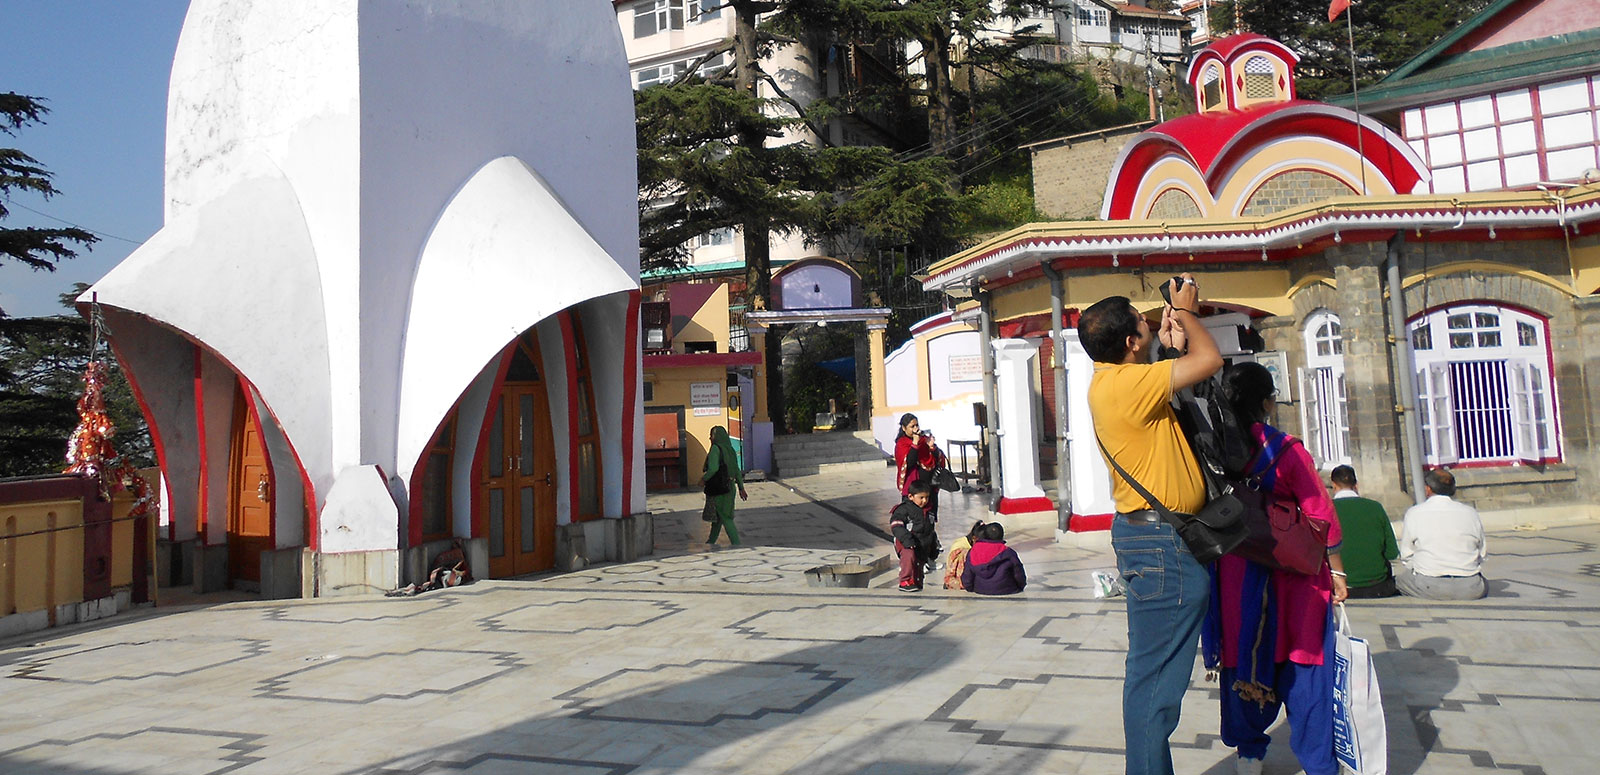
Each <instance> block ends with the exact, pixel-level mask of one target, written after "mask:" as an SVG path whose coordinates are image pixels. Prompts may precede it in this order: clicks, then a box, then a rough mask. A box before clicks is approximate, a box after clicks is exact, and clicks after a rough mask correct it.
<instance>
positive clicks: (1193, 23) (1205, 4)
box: [1178, 0, 1227, 48]
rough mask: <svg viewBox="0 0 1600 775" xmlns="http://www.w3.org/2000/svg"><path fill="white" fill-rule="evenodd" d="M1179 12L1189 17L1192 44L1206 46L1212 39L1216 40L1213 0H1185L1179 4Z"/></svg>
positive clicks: (1196, 46) (1199, 46) (1200, 46)
mask: <svg viewBox="0 0 1600 775" xmlns="http://www.w3.org/2000/svg"><path fill="white" fill-rule="evenodd" d="M1178 13H1181V14H1183V15H1184V16H1185V17H1187V18H1188V19H1189V29H1190V31H1191V32H1190V36H1189V44H1190V45H1191V46H1194V47H1195V48H1205V47H1206V46H1207V45H1209V44H1210V43H1211V41H1213V40H1216V38H1217V35H1216V34H1215V31H1213V30H1212V29H1211V0H1184V1H1183V3H1181V4H1180V5H1179V6H1178ZM1223 32H1227V30H1223Z"/></svg>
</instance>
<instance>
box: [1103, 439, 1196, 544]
mask: <svg viewBox="0 0 1600 775" xmlns="http://www.w3.org/2000/svg"><path fill="white" fill-rule="evenodd" d="M1094 443H1096V444H1099V445H1100V454H1102V455H1105V456H1106V460H1107V461H1109V462H1110V463H1111V467H1112V468H1115V469H1116V470H1117V473H1119V474H1121V475H1122V478H1123V480H1124V481H1126V482H1127V483H1128V484H1129V485H1131V486H1132V487H1133V491H1134V492H1136V493H1139V494H1140V495H1142V496H1144V499H1145V500H1146V501H1148V502H1149V503H1150V508H1152V509H1155V510H1156V511H1158V512H1160V513H1161V516H1162V517H1163V518H1165V519H1166V520H1167V521H1168V522H1171V523H1172V524H1173V526H1174V527H1176V526H1177V525H1178V524H1179V519H1178V517H1177V515H1175V514H1173V513H1172V510H1171V509H1168V508H1167V507H1166V506H1165V505H1163V504H1162V503H1161V500H1160V499H1158V498H1156V496H1154V495H1151V494H1150V491H1149V490H1146V489H1145V488H1144V485H1142V484H1139V480H1138V479H1135V478H1133V477H1132V476H1130V475H1129V474H1128V472H1127V471H1125V470H1123V468H1122V466H1121V465H1119V464H1118V463H1117V459H1116V458H1115V457H1114V456H1112V454H1111V452H1110V450H1107V449H1106V443H1105V442H1103V441H1101V440H1100V434H1098V433H1096V434H1095V436H1094Z"/></svg>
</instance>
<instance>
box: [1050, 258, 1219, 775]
mask: <svg viewBox="0 0 1600 775" xmlns="http://www.w3.org/2000/svg"><path fill="white" fill-rule="evenodd" d="M1170 298H1171V300H1172V303H1171V305H1169V306H1168V307H1166V308H1165V309H1163V310H1162V313H1161V328H1160V338H1161V343H1162V344H1165V345H1167V346H1168V347H1172V348H1175V349H1177V350H1178V351H1180V352H1182V353H1183V354H1182V355H1180V356H1179V357H1178V358H1176V359H1173V360H1165V361H1160V362H1156V363H1151V362H1150V358H1151V349H1152V343H1153V341H1154V338H1153V337H1152V336H1151V335H1150V323H1149V321H1147V320H1145V318H1144V316H1143V315H1140V314H1139V312H1138V310H1136V309H1134V307H1133V304H1132V303H1130V302H1129V300H1128V298H1127V297H1125V296H1112V297H1110V298H1106V299H1102V300H1101V301H1099V302H1096V303H1095V304H1094V306H1092V307H1090V308H1088V309H1087V310H1084V313H1083V315H1082V317H1080V318H1079V321H1078V338H1079V341H1080V342H1081V343H1082V344H1083V348H1084V350H1085V351H1087V352H1088V354H1089V357H1090V358H1093V359H1094V361H1095V364H1096V365H1095V372H1094V379H1093V380H1092V381H1091V382H1090V383H1089V413H1090V415H1091V416H1092V417H1093V418H1094V430H1095V433H1096V434H1097V435H1098V436H1099V437H1100V442H1101V443H1102V444H1103V445H1105V452H1106V453H1109V454H1110V455H1111V456H1113V457H1115V458H1116V461H1117V463H1118V464H1119V465H1121V466H1122V467H1123V469H1124V470H1126V471H1127V472H1128V474H1129V475H1131V476H1132V477H1133V478H1135V479H1137V480H1138V481H1139V484H1141V485H1143V486H1144V488H1145V489H1146V490H1148V491H1149V492H1150V494H1151V495H1154V496H1155V497H1156V498H1158V499H1159V500H1160V501H1161V503H1162V505H1164V506H1166V507H1167V508H1168V509H1169V510H1171V511H1173V512H1176V513H1178V514H1194V513H1195V512H1197V511H1199V510H1200V508H1201V507H1202V506H1204V505H1205V500H1206V488H1205V480H1204V479H1203V478H1202V476H1201V473H1200V467H1199V464H1198V463H1197V462H1196V461H1195V457H1194V452H1193V451H1192V450H1191V449H1190V448H1189V442H1188V440H1187V439H1186V438H1184V435H1183V431H1182V430H1181V429H1180V428H1179V426H1178V418H1177V415H1176V414H1175V413H1174V412H1173V410H1172V403H1171V402H1172V395H1173V393H1174V392H1175V391H1178V390H1182V389H1183V388H1186V387H1189V386H1191V385H1194V384H1196V383H1199V382H1201V381H1202V380H1205V379H1209V378H1210V377H1211V376H1212V375H1213V374H1216V373H1217V371H1218V370H1219V369H1221V368H1222V355H1221V353H1220V352H1218V350H1217V343H1216V341H1215V340H1214V339H1212V338H1211V334H1210V333H1209V332H1208V331H1206V328H1205V326H1204V325H1203V324H1202V323H1201V322H1200V318H1199V309H1200V292H1199V288H1198V287H1197V286H1196V285H1195V284H1194V278H1193V277H1191V276H1190V275H1188V274H1185V275H1183V276H1182V278H1181V281H1180V280H1173V281H1172V285H1171V288H1170ZM1108 466H1109V464H1108ZM1111 482H1112V495H1113V496H1114V498H1115V500H1116V503H1117V518H1116V520H1115V521H1113V522H1112V524H1111V547H1112V549H1113V550H1115V552H1116V555H1117V570H1118V571H1119V572H1120V573H1121V575H1122V580H1123V582H1124V583H1125V584H1126V585H1127V588H1128V594H1127V601H1128V659H1127V665H1126V668H1125V670H1124V674H1123V682H1122V727H1123V736H1124V741H1125V743H1126V748H1127V773H1128V775H1172V750H1171V748H1170V747H1169V746H1168V742H1167V741H1168V738H1170V737H1171V736H1172V732H1173V730H1175V729H1177V728H1178V713H1179V711H1180V709H1181V706H1182V703H1183V694H1184V692H1185V691H1187V689H1188V687H1189V678H1190V674H1191V673H1192V672H1193V670H1194V657H1195V652H1196V649H1197V648H1198V646H1199V638H1200V625H1201V623H1202V622H1203V621H1204V620H1205V614H1206V607H1207V606H1208V605H1209V603H1210V597H1211V585H1210V576H1209V575H1208V574H1207V572H1206V569H1205V568H1204V567H1203V566H1201V565H1200V563H1199V562H1196V561H1195V558H1194V555H1192V554H1190V552H1189V548H1188V547H1187V546H1185V545H1184V543H1183V539H1181V538H1179V537H1178V533H1177V530H1176V529H1175V528H1174V527H1173V526H1172V525H1170V524H1167V522H1166V521H1165V520H1164V519H1163V518H1162V517H1161V515H1160V514H1159V513H1158V512H1156V511H1155V510H1153V509H1152V508H1151V505H1150V504H1149V503H1148V502H1146V501H1145V499H1144V497H1143V496H1141V495H1139V493H1138V492H1136V491H1134V489H1133V487H1132V486H1131V485H1129V484H1128V483H1127V481H1126V480H1124V479H1123V478H1122V476H1120V475H1118V474H1116V473H1115V472H1114V471H1113V473H1112V475H1111Z"/></svg>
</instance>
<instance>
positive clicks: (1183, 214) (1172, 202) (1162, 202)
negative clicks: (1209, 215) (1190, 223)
mask: <svg viewBox="0 0 1600 775" xmlns="http://www.w3.org/2000/svg"><path fill="white" fill-rule="evenodd" d="M1199 217H1200V206H1199V205H1197V204H1195V201H1194V197H1191V196H1189V195H1188V194H1187V193H1185V192H1183V191H1179V190H1178V189H1175V188H1169V189H1167V190H1166V191H1163V192H1161V196H1158V197H1156V201H1155V203H1154V204H1151V205H1150V220H1152V221H1164V220H1170V219H1174V218H1199Z"/></svg>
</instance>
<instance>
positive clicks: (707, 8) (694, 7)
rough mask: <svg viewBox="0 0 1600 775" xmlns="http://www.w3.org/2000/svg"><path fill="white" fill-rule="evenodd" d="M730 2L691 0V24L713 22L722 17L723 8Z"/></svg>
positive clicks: (689, 7) (722, 0)
mask: <svg viewBox="0 0 1600 775" xmlns="http://www.w3.org/2000/svg"><path fill="white" fill-rule="evenodd" d="M727 1H728V0H689V5H688V10H689V23H690V24H698V23H700V22H707V21H711V20H712V19H715V18H718V17H720V16H722V6H723V5H724V4H726V3H727Z"/></svg>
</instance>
